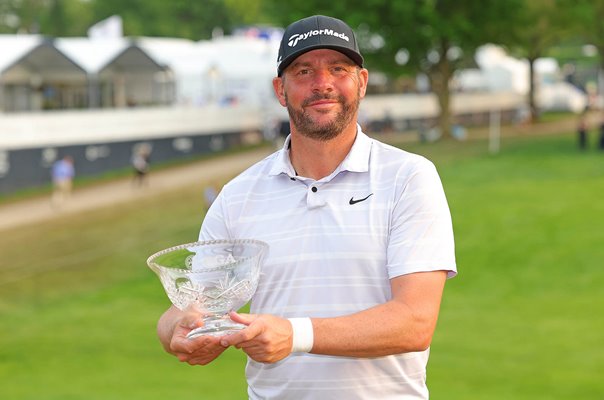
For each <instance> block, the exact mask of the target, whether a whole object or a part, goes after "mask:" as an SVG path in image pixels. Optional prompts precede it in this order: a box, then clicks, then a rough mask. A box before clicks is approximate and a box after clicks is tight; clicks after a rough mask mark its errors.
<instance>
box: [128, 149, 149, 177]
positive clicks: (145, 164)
mask: <svg viewBox="0 0 604 400" xmlns="http://www.w3.org/2000/svg"><path fill="white" fill-rule="evenodd" d="M150 155H151V149H150V148H149V147H148V146H141V147H140V148H139V149H137V150H135V151H134V154H133V155H132V168H133V169H134V178H133V181H132V182H133V184H134V185H135V186H137V187H141V186H143V185H145V184H146V183H147V174H148V172H149V157H150Z"/></svg>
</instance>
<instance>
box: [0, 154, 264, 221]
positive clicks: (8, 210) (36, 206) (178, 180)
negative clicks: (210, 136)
mask: <svg viewBox="0 0 604 400" xmlns="http://www.w3.org/2000/svg"><path fill="white" fill-rule="evenodd" d="M269 152H270V149H268V148H266V147H265V148H261V149H255V150H250V151H247V152H239V153H236V154H232V155H228V156H223V157H215V158H212V159H210V160H203V161H198V162H195V163H192V164H188V165H185V166H180V167H172V168H168V169H165V170H161V171H153V172H152V173H151V174H150V176H149V178H150V179H149V184H150V188H149V189H153V192H154V193H158V192H162V191H166V190H170V189H174V188H179V187H183V186H186V185H188V184H192V183H199V182H200V181H211V180H215V179H217V178H220V177H229V176H233V175H234V174H236V173H238V172H240V171H243V170H244V169H245V168H247V167H249V166H250V165H252V164H253V163H255V162H256V161H259V160H261V159H262V158H264V157H266V156H267V155H268V154H269ZM148 194H149V191H148V190H134V188H133V187H132V181H131V177H127V178H123V179H119V180H116V181H112V182H109V183H102V184H98V185H92V186H89V187H86V188H77V187H76V189H75V190H74V192H73V195H72V197H71V198H70V199H69V201H68V203H66V204H65V206H64V207H63V208H62V209H60V210H56V209H54V208H53V207H51V204H50V197H49V196H47V197H42V198H35V199H27V200H22V201H19V202H15V203H9V204H4V205H0V232H2V231H5V230H8V229H11V228H16V227H19V226H23V225H28V224H32V223H37V222H43V221H48V220H52V219H54V218H58V217H63V216H65V215H67V214H75V213H79V212H82V211H87V210H91V209H95V208H99V207H103V206H110V205H116V204H120V203H124V202H130V201H133V200H136V199H137V198H139V197H141V196H146V195H148Z"/></svg>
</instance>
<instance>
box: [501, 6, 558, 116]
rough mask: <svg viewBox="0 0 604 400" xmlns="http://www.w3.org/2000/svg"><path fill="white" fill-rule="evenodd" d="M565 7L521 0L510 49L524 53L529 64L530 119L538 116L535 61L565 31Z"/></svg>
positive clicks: (519, 53) (522, 54) (520, 53)
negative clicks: (522, 3) (522, 1)
mask: <svg viewBox="0 0 604 400" xmlns="http://www.w3.org/2000/svg"><path fill="white" fill-rule="evenodd" d="M567 13H568V9H567V8H560V7H557V6H556V0H524V5H523V7H522V9H521V13H520V15H519V23H518V24H517V25H516V26H515V27H514V30H513V32H512V42H513V44H512V51H513V53H515V54H517V55H520V56H524V57H526V59H527V61H528V64H529V77H528V79H529V92H528V97H527V103H528V108H529V110H530V118H531V122H536V121H537V120H538V119H539V110H538V108H537V104H536V101H535V97H536V93H537V89H538V88H537V84H538V83H537V79H536V76H535V61H536V60H537V59H538V58H541V57H543V56H545V55H546V54H547V52H548V50H549V49H550V48H551V47H552V46H553V45H554V44H556V43H558V42H559V41H560V40H561V38H562V37H563V36H564V35H565V34H568V30H569V28H570V27H569V25H568V24H567V20H566V17H565V16H566V15H567Z"/></svg>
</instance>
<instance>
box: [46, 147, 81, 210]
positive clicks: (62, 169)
mask: <svg viewBox="0 0 604 400" xmlns="http://www.w3.org/2000/svg"><path fill="white" fill-rule="evenodd" d="M51 176H52V184H53V191H52V197H51V204H52V206H53V207H55V208H61V207H62V206H63V205H64V203H65V202H66V201H67V200H68V199H69V197H71V191H72V189H73V178H74V177H75V168H74V165H73V158H72V157H71V156H68V155H66V156H64V157H63V158H61V159H59V160H57V161H55V163H54V164H53V165H52V168H51Z"/></svg>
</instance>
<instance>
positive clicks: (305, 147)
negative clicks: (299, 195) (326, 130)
mask: <svg viewBox="0 0 604 400" xmlns="http://www.w3.org/2000/svg"><path fill="white" fill-rule="evenodd" d="M356 134H357V126H356V124H351V125H350V126H349V127H347V128H346V129H345V130H344V131H342V133H340V134H339V135H338V136H337V137H335V138H334V139H331V140H328V141H322V140H316V139H310V138H308V137H306V136H303V135H301V134H298V133H296V132H295V131H293V130H292V136H291V146H290V152H289V157H290V160H291V163H292V165H293V167H294V169H295V170H296V174H297V175H299V176H304V177H306V178H312V179H314V180H319V179H321V178H324V177H326V176H328V175H330V174H331V173H332V172H333V171H335V169H336V168H337V167H338V165H340V164H341V163H342V161H343V160H344V158H346V156H347V155H348V153H349V152H350V149H351V148H352V145H353V144H354V141H355V139H356Z"/></svg>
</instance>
